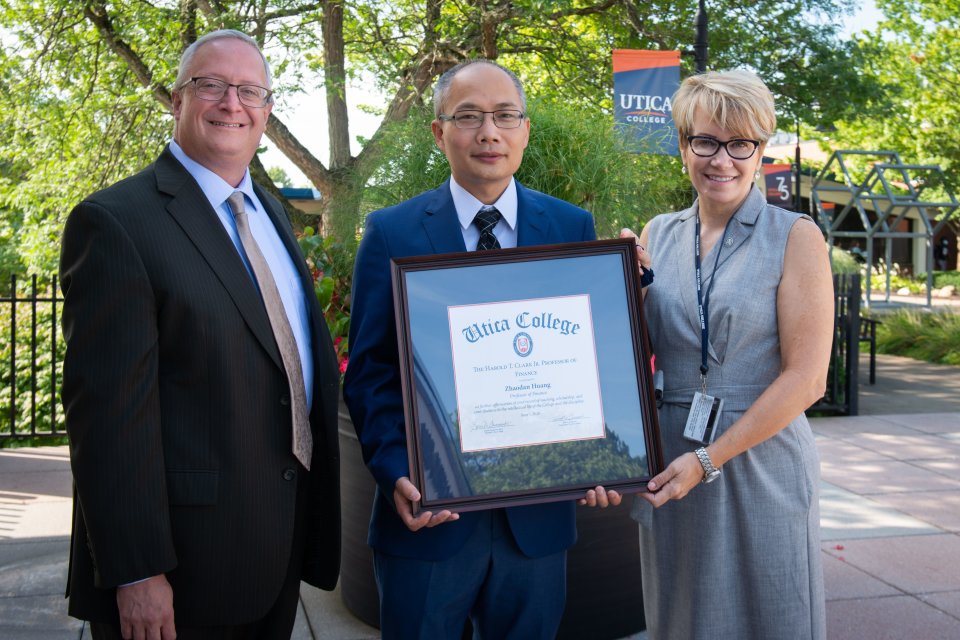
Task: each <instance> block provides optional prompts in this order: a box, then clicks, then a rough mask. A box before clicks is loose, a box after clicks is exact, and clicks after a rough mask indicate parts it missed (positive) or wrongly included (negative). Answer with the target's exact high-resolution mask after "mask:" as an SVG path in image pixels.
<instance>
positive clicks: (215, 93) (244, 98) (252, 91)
mask: <svg viewBox="0 0 960 640" xmlns="http://www.w3.org/2000/svg"><path fill="white" fill-rule="evenodd" d="M190 82H192V83H193V86H194V93H196V95H197V97H198V98H200V99H201V100H210V101H211V102H216V101H218V100H222V99H223V96H224V94H225V93H226V92H227V90H228V89H230V87H236V88H237V99H238V100H240V104H242V105H245V106H248V107H254V108H256V109H261V108H263V107H265V106H267V104H269V102H270V96H272V95H273V91H270V89H266V88H264V87H260V86H257V85H255V84H230V83H229V82H224V81H223V80H218V79H217V78H203V77H197V78H190Z"/></svg>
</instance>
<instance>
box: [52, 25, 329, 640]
mask: <svg viewBox="0 0 960 640" xmlns="http://www.w3.org/2000/svg"><path fill="white" fill-rule="evenodd" d="M270 86H271V81H270V73H269V67H268V65H267V63H266V60H265V59H264V57H263V54H262V53H261V52H260V50H259V48H258V47H257V45H256V43H255V41H253V40H252V39H251V38H249V37H248V36H246V35H245V34H242V33H240V32H236V31H218V32H214V33H211V34H208V35H207V36H204V37H203V38H200V39H199V40H197V42H195V43H194V44H193V45H191V46H190V47H189V48H188V49H187V50H186V51H185V52H184V55H183V58H182V59H181V63H180V70H179V76H178V77H177V81H176V85H175V89H174V92H173V104H174V118H175V120H176V125H175V129H174V140H173V141H172V142H171V143H170V144H169V145H168V146H167V148H165V149H164V150H163V152H162V153H161V154H160V157H159V158H158V159H157V160H156V161H155V162H154V163H153V164H152V165H150V166H149V167H147V168H146V169H145V170H143V171H142V172H140V173H138V174H137V175H135V176H133V177H131V178H128V179H126V180H123V181H121V182H119V183H117V184H115V185H113V186H111V187H109V188H107V189H105V190H103V191H100V192H98V193H95V194H93V195H92V196H90V197H88V198H87V199H85V200H84V201H83V202H81V203H80V204H79V205H77V207H76V208H75V209H74V210H73V212H72V213H71V214H70V217H69V219H68V221H67V224H66V227H65V229H64V233H63V248H62V255H61V264H60V268H61V278H62V283H63V292H64V297H65V303H64V311H63V328H64V334H65V336H66V341H67V355H66V361H65V363H64V375H63V403H64V406H65V408H66V421H67V431H68V433H69V435H70V450H71V462H72V468H73V475H74V481H75V487H76V500H75V506H74V531H73V541H72V545H71V546H72V549H71V567H70V576H69V580H68V581H69V584H68V595H69V597H70V614H71V615H73V616H76V617H78V618H82V619H85V620H90V621H91V622H92V624H91V627H92V629H93V632H94V636H95V637H103V638H116V637H123V638H133V637H136V638H172V637H174V635H176V636H177V637H179V638H181V639H183V638H211V637H216V638H220V637H223V638H226V637H229V638H281V637H289V635H290V633H291V629H292V627H293V622H294V617H295V613H296V606H297V601H298V593H299V587H300V581H301V579H303V580H304V581H306V582H309V583H311V584H314V585H316V586H319V587H321V588H325V589H332V588H333V587H334V585H335V584H336V580H337V575H338V572H339V555H340V520H339V518H340V502H339V486H338V482H339V470H338V453H337V440H336V428H335V425H336V405H337V390H338V384H339V376H338V373H337V369H336V361H335V356H334V352H333V347H332V344H331V341H330V336H329V333H328V331H327V328H326V325H325V323H324V320H323V316H322V314H321V312H320V309H319V308H318V306H317V302H316V298H315V296H314V295H313V293H312V292H313V286H312V280H311V277H310V274H309V273H308V271H307V269H306V266H305V264H304V261H303V256H302V254H301V253H300V251H299V249H298V247H297V244H296V240H295V238H294V236H293V233H292V230H291V228H290V225H289V222H288V221H287V220H286V219H285V217H284V214H283V209H282V208H281V207H280V205H279V203H278V202H277V201H276V200H275V199H273V198H272V197H270V196H269V195H267V194H266V193H265V192H264V191H262V190H261V189H260V188H259V187H257V186H256V185H255V184H253V182H252V181H251V179H250V174H249V172H248V170H247V166H248V165H249V163H250V160H251V159H252V158H253V155H254V153H255V152H256V149H257V146H258V144H259V143H260V139H261V136H262V134H263V132H264V129H265V126H266V121H267V118H268V117H269V114H270V110H271V108H272V102H273V100H272V92H271V91H270Z"/></svg>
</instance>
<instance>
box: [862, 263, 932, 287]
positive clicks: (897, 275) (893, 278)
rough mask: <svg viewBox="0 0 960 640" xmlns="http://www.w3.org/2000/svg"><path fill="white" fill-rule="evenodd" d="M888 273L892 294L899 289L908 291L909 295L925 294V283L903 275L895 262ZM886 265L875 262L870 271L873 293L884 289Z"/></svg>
mask: <svg viewBox="0 0 960 640" xmlns="http://www.w3.org/2000/svg"><path fill="white" fill-rule="evenodd" d="M889 271H890V290H891V291H893V292H896V291H899V290H900V289H909V290H910V293H926V291H927V283H926V281H920V280H918V279H915V278H911V277H909V276H907V275H905V273H904V271H903V270H902V269H901V268H900V265H899V264H897V263H896V262H894V263H893V265H892V266H891V267H890V269H889ZM886 278H887V265H886V263H885V262H884V261H883V259H880V260H878V261H877V264H876V266H874V267H873V269H872V270H871V271H870V287H871V289H873V290H874V291H880V290H883V289H885V288H886V286H887V285H886V282H887V279H886ZM864 284H866V278H864Z"/></svg>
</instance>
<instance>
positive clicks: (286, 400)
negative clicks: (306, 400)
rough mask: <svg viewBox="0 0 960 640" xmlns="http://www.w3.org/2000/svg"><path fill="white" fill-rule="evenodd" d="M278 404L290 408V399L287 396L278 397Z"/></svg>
mask: <svg viewBox="0 0 960 640" xmlns="http://www.w3.org/2000/svg"><path fill="white" fill-rule="evenodd" d="M280 404H282V405H283V406H285V407H289V406H290V398H288V397H287V396H280Z"/></svg>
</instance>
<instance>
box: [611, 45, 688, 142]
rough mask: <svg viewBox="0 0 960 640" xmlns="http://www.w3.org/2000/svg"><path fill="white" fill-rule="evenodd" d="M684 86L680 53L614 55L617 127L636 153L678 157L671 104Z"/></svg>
mask: <svg viewBox="0 0 960 640" xmlns="http://www.w3.org/2000/svg"><path fill="white" fill-rule="evenodd" d="M679 86H680V52H679V51H642V50H635V49H614V51H613V117H614V126H616V128H617V131H618V132H620V135H621V137H622V139H623V142H624V144H625V146H626V148H627V149H629V150H630V151H633V152H635V153H656V154H660V155H673V156H675V155H678V154H679V153H680V150H679V147H678V145H677V130H676V128H675V127H674V126H673V107H672V106H671V101H672V99H673V94H674V93H675V92H676V90H677V87H679Z"/></svg>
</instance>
